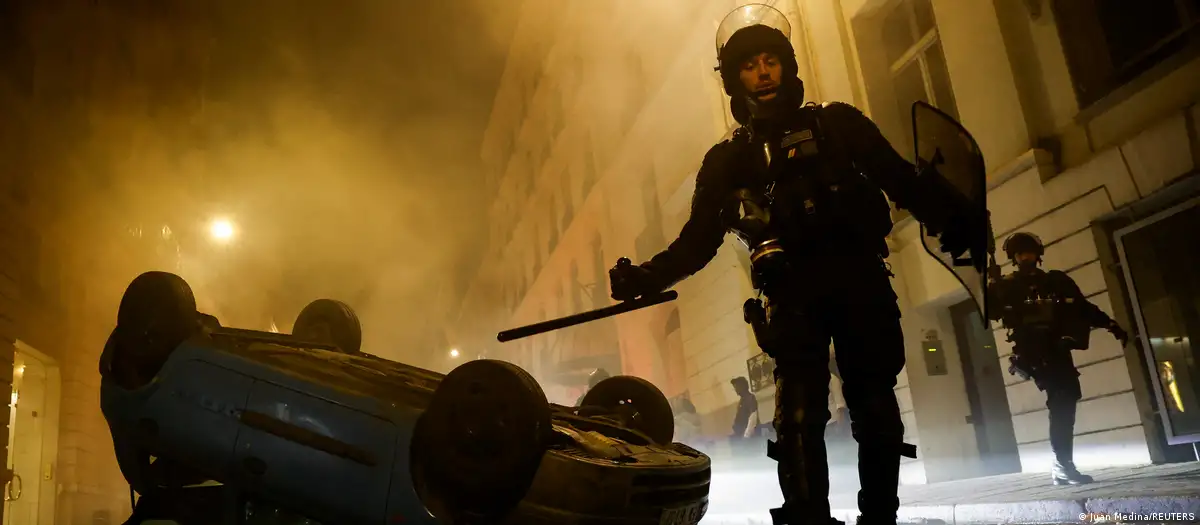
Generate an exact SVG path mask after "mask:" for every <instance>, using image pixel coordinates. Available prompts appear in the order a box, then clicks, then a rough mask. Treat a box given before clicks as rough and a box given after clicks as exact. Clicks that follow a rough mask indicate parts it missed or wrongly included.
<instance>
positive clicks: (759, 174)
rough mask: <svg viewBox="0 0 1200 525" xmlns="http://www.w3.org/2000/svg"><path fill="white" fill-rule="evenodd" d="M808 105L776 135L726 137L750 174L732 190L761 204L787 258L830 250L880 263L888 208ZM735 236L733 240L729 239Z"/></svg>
mask: <svg viewBox="0 0 1200 525" xmlns="http://www.w3.org/2000/svg"><path fill="white" fill-rule="evenodd" d="M823 109H824V108H823V107H822V106H817V105H815V104H811V103H810V104H808V105H805V106H804V107H801V108H799V109H798V110H797V111H796V112H795V113H793V115H792V116H791V117H790V118H788V119H786V121H785V122H786V125H784V126H782V127H780V128H779V129H777V130H771V131H767V132H762V133H757V134H756V133H754V132H752V131H750V130H748V129H747V128H741V129H739V130H738V132H736V133H735V134H734V142H735V143H736V144H738V146H739V150H740V153H739V155H740V156H742V157H743V160H742V162H743V163H744V164H743V165H746V166H749V167H750V169H748V170H746V171H745V172H744V173H739V174H734V180H735V181H736V183H735V184H734V187H735V191H736V190H749V191H750V192H758V193H762V194H765V195H767V196H768V198H767V201H768V202H769V203H770V204H769V211H770V214H771V223H772V225H773V227H774V228H776V229H778V230H779V231H780V237H781V238H782V239H783V240H784V242H785V243H786V244H787V246H788V248H787V249H788V250H789V251H795V252H799V253H801V254H803V253H804V252H805V251H806V250H808V249H813V250H817V249H819V250H829V249H834V250H838V251H840V252H842V253H846V252H862V253H863V254H864V255H865V254H868V253H869V254H878V255H879V256H882V257H886V256H887V255H888V250H887V243H886V237H887V235H888V234H889V233H890V232H891V230H892V218H891V207H890V205H889V204H888V201H887V198H886V197H885V196H884V194H883V192H882V191H881V190H880V189H879V187H878V186H877V185H876V184H875V183H873V182H871V181H870V180H868V179H867V178H866V177H865V176H864V175H863V174H862V172H861V171H860V170H859V169H858V168H857V167H856V166H855V163H854V159H853V158H851V157H850V154H849V148H848V144H847V143H846V142H845V141H847V140H853V137H845V136H843V135H842V134H841V133H839V129H838V127H837V122H834V121H832V120H831V119H828V118H823V117H824V115H823ZM735 233H736V232H735Z"/></svg>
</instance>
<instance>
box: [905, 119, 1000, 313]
mask: <svg viewBox="0 0 1200 525" xmlns="http://www.w3.org/2000/svg"><path fill="white" fill-rule="evenodd" d="M912 119H913V145H914V146H915V149H916V156H915V158H914V160H915V161H916V165H917V171H918V176H919V177H929V176H941V177H943V178H944V179H946V181H947V182H949V183H950V185H951V186H953V187H954V188H957V189H958V191H959V192H960V193H961V194H962V195H963V196H964V197H966V198H967V200H968V201H970V203H971V204H973V205H977V206H979V208H980V209H981V211H982V212H983V213H987V170H986V169H985V167H984V163H983V154H982V153H981V152H980V151H979V144H978V143H976V142H975V138H974V137H972V136H971V133H970V132H968V131H967V130H966V128H964V127H963V126H962V124H959V123H958V121H956V120H955V119H954V118H953V117H951V116H950V115H947V114H946V113H944V112H942V111H941V110H939V109H937V108H935V107H933V106H931V105H929V104H927V103H925V102H921V101H917V102H915V103H913V106H912ZM987 230H988V231H987V244H986V246H987V248H986V249H987V253H986V254H979V253H967V254H964V255H963V256H962V257H959V258H957V259H956V258H954V257H951V256H950V254H947V253H943V252H942V251H941V248H940V246H941V243H940V242H939V241H938V239H937V238H936V237H934V236H931V235H929V234H928V232H927V231H926V230H925V227H924V225H922V226H921V244H922V245H924V247H925V251H926V253H928V254H929V255H931V256H932V257H933V258H935V259H937V260H938V262H939V263H940V264H941V265H942V266H944V267H945V268H946V269H947V270H949V271H950V273H952V274H954V277H955V278H956V279H958V281H959V283H961V284H962V285H963V287H964V288H966V289H967V292H968V293H969V294H970V295H971V298H972V299H974V300H975V304H976V306H978V307H979V313H980V315H983V316H984V319H987V312H986V308H987V302H986V300H985V298H984V294H985V291H986V289H987V275H986V269H985V265H984V261H985V255H986V261H987V263H988V266H994V265H995V264H996V262H995V261H996V256H995V253H996V241H995V238H994V236H993V235H992V231H991V230H992V227H991V221H988V228H987Z"/></svg>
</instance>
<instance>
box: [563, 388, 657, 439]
mask: <svg viewBox="0 0 1200 525" xmlns="http://www.w3.org/2000/svg"><path fill="white" fill-rule="evenodd" d="M579 405H580V407H595V408H600V409H603V410H605V411H609V412H615V413H617V414H620V415H622V416H623V417H622V419H624V420H625V421H624V423H625V424H626V425H627V426H628V427H629V428H632V429H633V430H636V431H638V432H641V433H643V434H645V435H646V437H648V438H650V440H651V441H653V442H655V443H658V444H660V445H670V444H671V442H672V439H674V437H675V414H674V412H673V411H672V410H671V402H670V401H669V400H667V396H665V395H663V393H662V390H659V389H658V387H656V386H654V384H653V383H651V382H649V381H646V380H645V379H642V378H640V377H634V376H613V377H610V378H608V379H605V380H603V381H601V382H599V383H596V386H594V387H592V389H591V390H588V392H587V394H585V395H584V396H583V401H582V402H581V403H580V404H579ZM630 408H632V410H630Z"/></svg>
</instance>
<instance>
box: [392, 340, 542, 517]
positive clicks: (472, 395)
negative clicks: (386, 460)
mask: <svg viewBox="0 0 1200 525" xmlns="http://www.w3.org/2000/svg"><path fill="white" fill-rule="evenodd" d="M552 432H553V427H552V426H551V411H550V404H549V403H548V402H547V400H546V394H545V393H544V392H542V389H541V387H540V386H538V384H537V381H535V380H534V379H533V377H532V376H530V375H529V374H528V373H526V372H525V371H524V370H522V369H521V368H520V367H518V366H516V365H513V364H510V363H506V362H504V361H496V360H488V359H480V360H475V361H468V362H467V363H464V364H462V365H461V366H459V367H457V368H455V369H454V370H453V371H451V372H450V373H449V374H448V375H447V376H446V377H445V378H444V379H442V381H441V383H440V384H439V385H438V387H437V390H436V391H435V392H434V394H433V396H432V398H431V399H430V402H429V407H428V408H427V409H426V410H425V412H424V413H423V414H422V415H421V416H420V418H418V420H417V424H416V426H415V428H414V430H413V442H412V446H411V449H410V457H411V463H410V464H411V469H412V475H413V483H414V485H415V486H416V487H417V491H418V495H420V496H421V498H422V502H423V503H424V504H425V506H426V509H427V510H428V511H429V512H430V513H431V514H433V515H434V516H435V517H437V518H439V519H444V520H450V522H452V523H459V522H476V521H483V522H491V521H494V520H497V519H500V518H502V517H503V516H505V515H507V514H508V513H509V512H511V511H512V509H514V508H516V506H517V504H518V503H520V501H521V499H522V498H524V497H525V494H526V492H528V490H529V487H530V486H531V485H532V484H533V478H534V476H535V475H536V474H537V471H538V467H539V466H540V464H541V461H542V457H543V456H544V455H545V453H546V450H547V448H548V445H549V440H550V437H551V435H552Z"/></svg>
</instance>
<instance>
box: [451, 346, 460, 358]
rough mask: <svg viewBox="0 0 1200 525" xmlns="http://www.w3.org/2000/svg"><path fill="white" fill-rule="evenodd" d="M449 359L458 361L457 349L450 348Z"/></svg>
mask: <svg viewBox="0 0 1200 525" xmlns="http://www.w3.org/2000/svg"><path fill="white" fill-rule="evenodd" d="M450 358H451V359H458V349H457V348H451V349H450Z"/></svg>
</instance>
